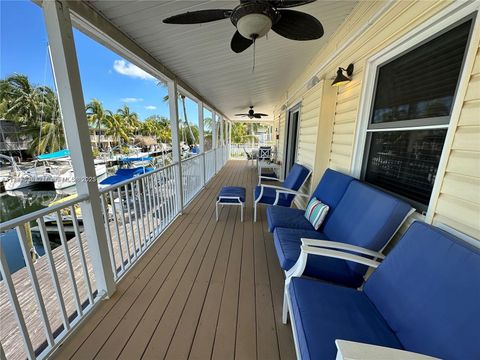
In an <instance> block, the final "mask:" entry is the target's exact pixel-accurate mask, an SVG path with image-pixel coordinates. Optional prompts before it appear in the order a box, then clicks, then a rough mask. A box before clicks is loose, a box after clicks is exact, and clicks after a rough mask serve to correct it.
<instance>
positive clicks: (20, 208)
mask: <svg viewBox="0 0 480 360" xmlns="http://www.w3.org/2000/svg"><path fill="white" fill-rule="evenodd" d="M64 196H65V195H60V194H57V193H56V192H55V191H54V190H32V189H28V190H27V189H22V190H16V191H7V192H6V193H3V194H0V220H1V222H4V221H8V220H11V219H13V218H16V217H19V216H22V215H25V214H28V213H31V212H33V211H36V210H40V209H43V208H45V207H47V206H48V204H50V203H51V202H52V201H55V200H58V199H60V198H62V197H64ZM35 225H36V223H31V226H32V227H33V226H35ZM32 240H33V245H34V246H35V250H36V251H37V253H38V255H40V256H43V255H44V254H45V250H44V248H43V245H42V240H41V238H40V234H38V233H37V232H32ZM55 240H56V239H54V238H51V239H50V243H51V245H52V248H55V247H57V246H58V243H57V242H56V241H55ZM0 246H1V248H0V249H1V251H3V252H4V254H5V257H6V258H7V263H8V267H9V268H10V272H11V273H14V272H15V271H18V270H19V269H21V268H23V267H24V266H25V260H24V259H23V255H22V250H21V248H20V242H19V239H18V237H17V233H16V231H15V230H14V229H12V230H7V231H5V232H3V231H2V232H1V233H0Z"/></svg>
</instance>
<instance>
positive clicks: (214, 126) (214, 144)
mask: <svg viewBox="0 0 480 360" xmlns="http://www.w3.org/2000/svg"><path fill="white" fill-rule="evenodd" d="M217 137H218V136H217V114H216V113H215V112H214V111H212V150H213V164H214V168H213V173H214V174H216V173H217V171H218V170H217V169H218V167H217Z"/></svg>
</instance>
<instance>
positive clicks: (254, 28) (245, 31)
mask: <svg viewBox="0 0 480 360" xmlns="http://www.w3.org/2000/svg"><path fill="white" fill-rule="evenodd" d="M271 28H272V20H271V19H270V18H269V17H268V16H266V15H263V14H247V15H245V16H242V17H241V18H240V19H239V20H238V22H237V30H238V32H239V33H240V35H242V36H243V37H244V38H246V39H257V38H261V37H262V36H265V35H266V34H267V33H268V32H269V31H270V29H271Z"/></svg>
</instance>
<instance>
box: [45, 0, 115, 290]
mask: <svg viewBox="0 0 480 360" xmlns="http://www.w3.org/2000/svg"><path fill="white" fill-rule="evenodd" d="M43 12H44V17H45V23H46V27H47V34H48V41H49V44H50V51H51V58H52V66H53V72H54V74H55V76H54V78H55V82H56V86H57V91H58V100H59V105H60V109H61V113H62V117H63V123H64V127H65V130H66V131H65V136H66V140H67V143H68V145H69V149H70V154H71V158H72V166H73V171H74V174H75V177H76V178H77V179H95V181H77V182H76V184H77V185H76V187H77V193H78V194H79V195H87V196H88V201H84V202H82V203H81V204H80V206H81V210H82V216H83V222H84V225H85V226H84V229H85V234H86V239H87V242H88V249H89V251H90V258H91V261H92V265H93V271H94V273H95V282H96V286H97V289H98V291H99V293H100V294H102V293H103V294H105V295H106V296H108V297H110V296H111V295H112V294H113V293H114V292H115V280H114V277H113V271H112V266H111V262H110V256H109V251H108V245H107V236H106V233H105V225H104V223H103V214H102V210H101V209H102V208H101V204H100V193H99V190H98V184H97V181H96V178H97V177H96V174H95V166H94V163H93V154H92V144H91V141H90V130H89V128H88V122H87V116H86V113H85V103H84V101H83V91H82V85H81V82H80V73H79V70H78V62H77V53H76V50H75V43H74V41H73V32H72V23H71V19H70V12H69V8H68V3H67V2H66V1H44V2H43Z"/></svg>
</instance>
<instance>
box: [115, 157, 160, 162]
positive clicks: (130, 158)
mask: <svg viewBox="0 0 480 360" xmlns="http://www.w3.org/2000/svg"><path fill="white" fill-rule="evenodd" d="M120 161H121V162H122V163H131V162H135V161H153V157H150V156H146V157H126V158H122V159H120Z"/></svg>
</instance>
